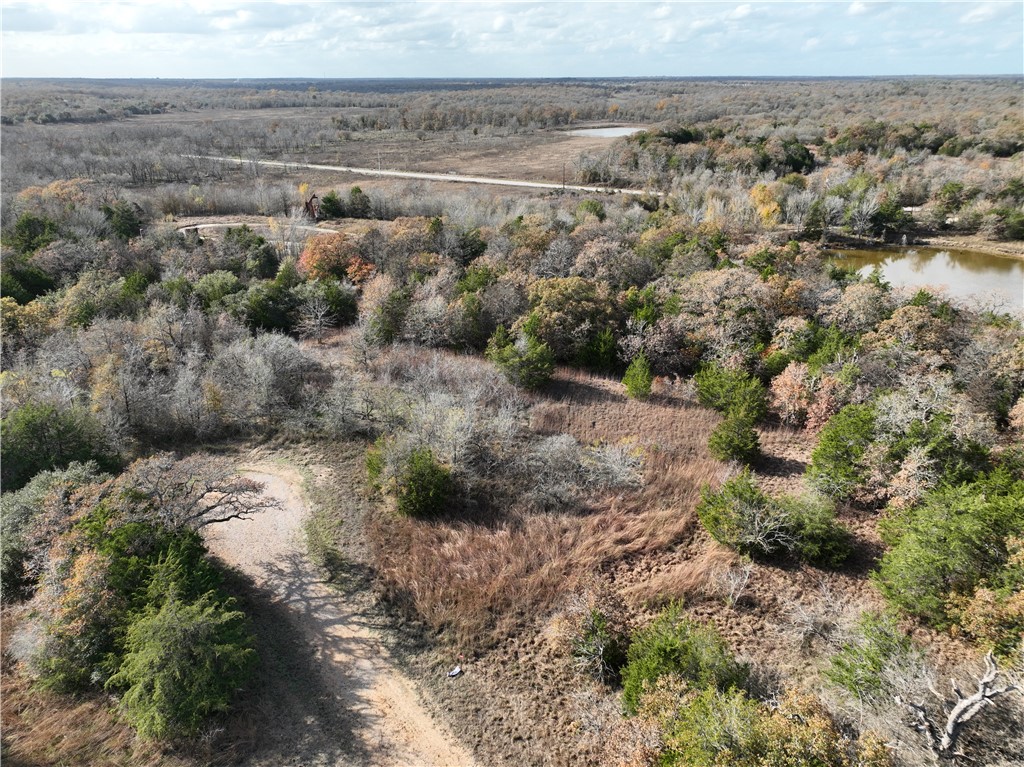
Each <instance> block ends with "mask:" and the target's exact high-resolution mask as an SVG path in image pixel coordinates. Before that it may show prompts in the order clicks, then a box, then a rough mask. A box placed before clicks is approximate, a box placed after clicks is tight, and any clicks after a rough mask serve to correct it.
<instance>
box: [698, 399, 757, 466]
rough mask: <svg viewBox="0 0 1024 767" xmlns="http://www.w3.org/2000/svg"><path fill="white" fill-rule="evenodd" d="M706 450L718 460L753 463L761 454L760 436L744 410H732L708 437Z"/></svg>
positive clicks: (750, 417)
mask: <svg viewBox="0 0 1024 767" xmlns="http://www.w3.org/2000/svg"><path fill="white" fill-rule="evenodd" d="M708 450H710V451H711V455H713V456H714V457H715V458H717V459H718V460H720V461H739V462H740V463H746V464H749V463H753V462H754V461H755V460H756V459H757V457H758V456H759V455H760V454H761V438H760V437H759V436H758V434H757V430H756V429H755V428H754V419H753V417H752V416H751V415H750V414H749V413H748V412H747V411H746V410H732V411H730V412H729V413H728V414H727V415H726V416H725V419H724V420H723V421H722V422H721V423H720V424H718V426H716V427H715V430H714V431H712V432H711V436H710V437H709V438H708Z"/></svg>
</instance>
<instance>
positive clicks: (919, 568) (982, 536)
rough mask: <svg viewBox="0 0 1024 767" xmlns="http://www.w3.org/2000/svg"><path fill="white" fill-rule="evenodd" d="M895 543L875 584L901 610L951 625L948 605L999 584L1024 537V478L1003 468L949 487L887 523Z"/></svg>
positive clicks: (884, 527) (888, 538)
mask: <svg viewBox="0 0 1024 767" xmlns="http://www.w3.org/2000/svg"><path fill="white" fill-rule="evenodd" d="M882 534H883V537H884V539H885V541H886V542H887V543H889V544H890V545H891V548H890V549H889V551H887V552H886V553H885V555H884V556H883V557H882V561H881V563H880V565H879V568H878V571H877V572H876V573H875V576H874V577H875V581H876V583H877V584H878V586H879V588H880V589H881V591H882V594H883V595H885V597H886V598H887V599H888V600H889V601H890V602H891V603H892V604H894V605H895V606H897V607H899V608H900V609H902V610H904V611H906V612H908V613H910V614H911V615H917V616H919V617H921V618H923V619H925V620H927V621H929V622H930V623H932V624H933V625H935V626H937V627H940V628H944V627H947V626H949V625H950V623H951V622H952V621H951V617H953V616H951V615H950V613H949V610H948V603H949V601H950V599H951V598H953V597H964V596H966V597H970V596H971V595H972V594H973V593H974V592H975V590H976V589H977V588H978V587H979V585H981V584H982V583H983V581H992V580H993V579H995V580H998V578H999V576H1000V573H1001V572H1002V571H1003V570H1004V569H1005V568H1006V567H1007V566H1008V563H1009V562H1010V550H1009V541H1010V539H1011V538H1012V537H1021V536H1022V534H1024V479H1021V478H1020V477H1019V475H1017V474H1016V473H1015V472H1014V471H1011V470H1010V469H1009V468H1006V467H999V468H997V469H996V470H994V471H993V472H991V473H990V474H989V475H986V476H984V477H982V478H981V479H979V480H977V481H975V482H971V483H966V484H962V485H959V486H957V487H941V488H939V489H937V490H934V491H932V492H931V493H929V494H928V495H926V496H925V498H924V499H923V501H922V503H921V504H920V505H919V506H917V507H915V508H913V509H911V510H909V511H908V512H906V513H904V514H902V515H899V516H893V517H890V518H888V519H886V520H883V524H882Z"/></svg>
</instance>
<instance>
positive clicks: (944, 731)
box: [896, 651, 1021, 760]
mask: <svg viewBox="0 0 1024 767" xmlns="http://www.w3.org/2000/svg"><path fill="white" fill-rule="evenodd" d="M998 676H999V667H998V666H997V665H996V661H995V658H994V657H993V655H992V653H991V651H990V652H989V653H988V654H987V655H986V656H985V673H984V674H983V675H982V676H981V678H980V679H978V690H977V692H974V693H973V694H971V695H969V696H965V695H964V694H963V692H961V690H960V689H959V687H958V685H957V683H956V681H955V680H951V682H950V684H951V686H952V688H953V692H954V694H955V695H956V702H955V703H954V702H953V701H948V700H946V699H944V698H943V697H942V696H941V695H940V694H939V693H938V691H937V690H936V689H935V686H934V685H931V684H929V689H930V690H931V691H932V693H933V694H934V695H935V696H936V697H937V698H938V699H939V700H940V701H941V703H942V708H943V712H944V713H945V714H946V723H945V725H944V726H943V727H942V728H941V730H940V728H939V727H938V725H937V724H936V723H935V720H934V719H933V718H932V716H931V715H930V714H929V713H928V710H927V709H926V708H925V706H924V704H923V703H913V702H910V701H904V700H902V699H901V698H899V697H897V698H896V702H897V703H898V704H899V705H901V706H904V707H906V708H907V709H908V710H909V711H910V712H911V713H912V714H913V715H914V717H915V720H916V721H915V723H914V724H913V725H912V726H913V727H914V729H916V730H917V731H918V732H921V733H923V734H924V735H925V737H926V738H927V740H928V747H929V748H930V749H931V750H932V752H933V753H934V754H935V755H936V756H937V757H939V758H940V759H946V760H953V759H955V758H956V757H957V756H962V754H960V753H959V752H958V751H957V750H956V747H957V743H958V742H959V740H960V738H961V736H962V735H963V732H964V727H965V725H966V724H967V723H968V722H969V721H971V719H973V718H974V717H975V716H976V715H977V714H978V713H979V712H980V711H981V710H982V709H984V708H985V707H986V706H994V705H995V704H994V703H993V700H994V699H995V698H998V697H999V696H1001V695H1005V694H1006V693H1009V692H1015V691H1019V690H1020V689H1021V688H1020V687H1019V686H1018V685H1016V684H1008V685H1005V686H1003V687H995V686H993V685H994V683H995V681H996V679H997V678H998Z"/></svg>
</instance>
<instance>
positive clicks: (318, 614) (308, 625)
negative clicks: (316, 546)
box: [207, 465, 474, 767]
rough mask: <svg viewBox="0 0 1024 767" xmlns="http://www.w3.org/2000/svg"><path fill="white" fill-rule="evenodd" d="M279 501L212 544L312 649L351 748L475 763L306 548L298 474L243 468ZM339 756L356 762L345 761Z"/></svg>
mask: <svg viewBox="0 0 1024 767" xmlns="http://www.w3.org/2000/svg"><path fill="white" fill-rule="evenodd" d="M244 469H245V475H246V476H247V477H250V478H251V479H255V480H256V481H258V482H262V483H263V484H264V486H265V489H266V490H265V491H266V493H267V494H268V495H270V496H272V497H274V498H276V499H277V500H278V501H279V502H280V504H281V508H280V509H279V510H277V511H271V512H266V513H263V514H260V515H257V516H256V517H255V518H253V519H250V520H232V521H231V522H227V523H224V524H219V525H212V526H211V527H210V528H208V533H209V534H208V536H207V544H208V545H209V548H210V550H211V551H212V552H213V553H214V554H216V555H217V556H218V557H220V558H221V559H222V560H224V561H225V562H226V563H228V564H230V565H232V566H234V567H236V568H238V569H239V570H240V571H241V572H243V573H244V574H245V575H247V576H248V577H250V578H252V579H253V580H254V581H255V582H256V585H257V586H258V587H260V588H261V589H262V590H263V591H264V592H267V593H269V594H271V595H272V599H273V600H274V601H275V602H278V603H279V604H280V605H283V606H284V607H285V608H286V609H285V610H284V611H283V612H284V614H285V615H286V616H287V620H288V621H289V622H290V623H292V624H293V628H294V629H295V630H296V631H297V633H298V634H300V635H301V637H302V638H303V640H304V641H305V643H306V644H307V646H308V647H310V648H311V649H312V658H311V661H312V663H313V664H314V666H315V667H316V668H317V673H318V675H319V676H320V677H321V682H322V683H323V685H324V686H325V687H327V688H329V689H330V690H331V692H332V693H333V695H332V697H333V698H334V699H335V700H336V701H337V702H338V703H339V704H340V705H341V706H343V707H344V708H345V709H346V711H347V713H349V714H351V715H354V718H355V724H354V725H353V726H352V728H351V735H350V736H349V735H347V734H342V735H341V737H351V738H353V739H354V740H355V741H357V742H355V743H351V744H347V747H346V748H345V751H346V752H347V753H348V754H350V755H351V754H357V755H358V757H357V758H356V759H355V761H354V763H357V764H366V765H372V766H373V767H392V766H400V767H420V766H422V767H428V766H434V767H462V766H463V765H465V766H467V767H469V766H471V765H474V760H473V758H472V756H471V755H470V754H469V753H468V752H467V751H466V750H465V749H464V748H463V747H462V746H460V745H459V744H458V743H457V742H456V741H455V740H454V738H453V737H452V735H451V733H450V732H449V731H448V730H447V728H446V727H445V726H444V725H443V724H442V723H440V722H437V721H435V720H434V719H432V718H431V717H430V715H429V714H428V713H427V712H426V711H425V710H424V708H423V707H422V706H421V705H420V702H419V693H418V691H417V689H416V687H415V685H414V684H413V683H412V681H411V680H410V679H409V678H408V677H406V676H405V675H404V674H403V673H402V672H401V671H399V670H398V669H397V668H396V667H395V665H394V662H393V661H392V659H391V657H390V655H389V653H388V651H387V648H386V647H385V646H384V644H383V642H382V641H381V638H380V637H379V635H378V634H377V633H376V632H375V631H374V630H373V629H372V628H371V626H370V625H369V620H368V618H367V616H366V615H365V614H361V613H360V612H359V610H358V609H357V608H355V607H353V606H351V605H348V604H346V600H345V599H344V598H343V597H342V596H340V595H339V594H338V593H337V592H336V591H334V590H332V589H331V588H329V587H328V586H327V585H326V584H325V583H324V581H323V579H322V578H321V577H320V575H319V574H318V573H317V570H316V568H315V567H314V566H313V565H312V564H310V563H309V562H308V561H307V559H306V556H305V552H304V545H303V540H302V533H303V529H302V522H303V519H304V517H305V514H306V508H305V505H304V503H303V501H302V498H301V496H300V495H299V493H298V490H297V488H298V486H299V484H300V482H301V477H300V476H299V475H298V474H297V473H296V472H294V471H293V470H289V469H287V468H284V467H281V466H278V465H257V466H246V467H244ZM334 763H335V764H346V765H347V764H350V763H353V762H352V760H350V759H340V761H335V762H334Z"/></svg>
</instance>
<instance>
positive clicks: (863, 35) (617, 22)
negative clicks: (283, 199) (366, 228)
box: [0, 0, 1024, 78]
mask: <svg viewBox="0 0 1024 767" xmlns="http://www.w3.org/2000/svg"><path fill="white" fill-rule="evenodd" d="M1021 73H1024V0H995V1H994V2H981V1H978V0H975V1H974V2H906V1H905V2H872V1H871V0H857V1H855V2H847V1H844V2H836V1H835V0H819V2H796V1H795V0H794V1H790V0H779V1H776V2H673V1H669V2H640V1H636V2H631V1H629V0H627V1H626V2H611V1H607V2H575V1H569V0H546V2H533V1H532V0H513V1H506V2H480V1H479V0H477V1H473V2H469V1H455V0H449V1H447V2H382V1H380V0H376V1H374V2H369V1H367V2H333V1H330V2H308V1H307V2H290V1H288V0H277V1H273V2H270V1H268V2H251V1H239V2H234V1H232V0H157V1H156V2H148V1H143V0H137V1H134V2H102V3H100V2H89V1H88V0H86V1H83V0H33V1H32V2H21V1H19V0H0V74H2V75H3V76H4V77H164V78H247V77H253V78H259V77H298V78H321V77H327V78H344V77H359V78H365V77H466V78H482V77H613V76H621V77H644V76H677V77H700V76H744V75H747V76H749V75H761V76H787V75H804V76H843V75H847V76H850V75H929V74H946V75H948V74H1021Z"/></svg>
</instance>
